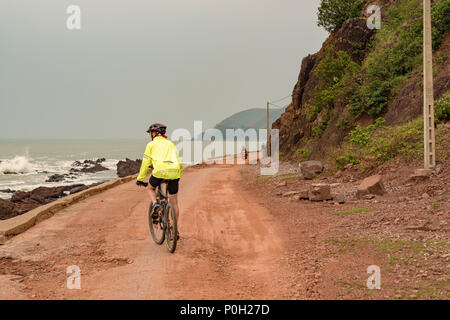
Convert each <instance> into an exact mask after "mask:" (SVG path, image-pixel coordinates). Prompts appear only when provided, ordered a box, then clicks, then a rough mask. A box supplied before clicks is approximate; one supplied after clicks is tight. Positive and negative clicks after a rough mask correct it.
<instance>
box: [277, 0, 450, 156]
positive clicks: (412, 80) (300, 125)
mask: <svg viewBox="0 0 450 320" xmlns="http://www.w3.org/2000/svg"><path fill="white" fill-rule="evenodd" d="M441 1H442V2H441V4H442V3H444V2H449V0H441ZM421 3H422V1H420V0H391V1H389V0H380V1H370V2H367V4H366V5H365V7H364V8H363V11H362V13H361V16H360V17H354V18H350V19H348V20H347V21H345V22H344V23H343V25H342V26H341V27H340V28H339V29H337V30H335V31H334V32H332V33H331V34H330V35H329V37H328V38H327V39H326V41H325V42H324V43H323V46H322V48H321V49H320V51H319V52H317V53H315V54H311V55H308V56H307V57H305V58H303V61H302V64H301V69H300V74H299V77H298V81H297V83H296V85H295V87H294V89H293V99H292V103H291V104H290V105H289V106H288V108H287V109H286V111H285V112H284V113H283V114H282V115H281V117H280V118H279V119H278V120H277V121H275V123H274V124H273V126H272V128H276V129H279V130H280V151H282V152H283V154H284V156H285V157H286V158H288V159H297V158H298V157H299V153H300V154H301V152H299V150H300V151H301V150H303V149H308V152H307V155H308V156H309V158H321V157H324V156H325V154H326V153H327V152H328V151H330V150H333V149H334V148H337V147H338V146H339V145H340V144H341V143H342V141H343V140H344V138H345V137H346V135H347V134H348V133H349V132H350V130H351V129H352V128H354V126H355V124H356V123H361V124H362V125H367V124H370V123H372V122H373V121H374V120H375V119H376V118H378V117H384V118H385V120H386V123H387V124H388V125H394V124H401V123H404V122H405V121H407V120H410V119H415V118H417V117H418V116H420V115H421V114H422V90H423V88H422V65H421V51H420V50H421V37H422V33H421V27H422V25H421V21H422V20H421V19H422V18H421V17H422V15H421V14H422V12H421ZM369 4H377V5H379V6H380V7H381V12H382V27H381V29H380V30H370V29H369V28H368V27H367V25H366V20H367V16H366V14H365V12H366V8H367V6H368V5H369ZM444 4H446V5H447V3H444ZM449 7H450V6H449V5H447V6H443V5H441V6H440V7H439V8H438V9H439V10H441V11H444V13H443V14H444V17H445V14H446V11H447V10H448V8H449ZM442 8H443V9H442ZM435 11H437V10H435ZM447 13H448V14H450V12H447ZM438 14H441V15H442V13H439V12H438ZM436 32H440V33H444V34H440V38H439V39H442V40H441V42H442V43H440V44H439V45H438V48H435V50H434V56H435V64H434V90H435V99H439V98H440V97H441V96H442V95H443V94H444V93H446V92H448V91H449V88H450V64H449V63H448V57H449V52H450V37H449V32H448V28H447V29H445V28H444V29H442V28H441V29H439V28H438V29H436V30H435V29H434V33H436ZM327 72H328V73H329V74H327ZM333 72H335V75H333ZM330 73H331V74H330ZM330 76H331V78H330Z"/></svg>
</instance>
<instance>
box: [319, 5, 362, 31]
mask: <svg viewBox="0 0 450 320" xmlns="http://www.w3.org/2000/svg"><path fill="white" fill-rule="evenodd" d="M365 2H366V1H365V0H322V1H321V3H320V7H319V12H318V14H317V17H318V21H317V25H318V26H320V27H324V28H325V30H327V31H328V32H333V31H335V30H336V29H338V28H340V27H341V26H342V24H343V23H344V22H345V21H346V20H347V19H350V18H355V17H358V16H359V15H360V13H361V10H362V8H363V6H364V3H365Z"/></svg>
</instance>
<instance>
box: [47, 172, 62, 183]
mask: <svg viewBox="0 0 450 320" xmlns="http://www.w3.org/2000/svg"><path fill="white" fill-rule="evenodd" d="M66 176H67V175H65V174H54V175H51V176H50V177H48V179H47V180H45V182H61V181H64V179H65V178H66Z"/></svg>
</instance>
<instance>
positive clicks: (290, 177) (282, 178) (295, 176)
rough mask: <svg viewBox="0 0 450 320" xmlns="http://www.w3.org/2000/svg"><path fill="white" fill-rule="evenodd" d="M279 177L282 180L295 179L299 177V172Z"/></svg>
mask: <svg viewBox="0 0 450 320" xmlns="http://www.w3.org/2000/svg"><path fill="white" fill-rule="evenodd" d="M278 179H279V180H280V181H285V180H294V179H298V175H297V174H290V175H286V176H281V177H279V178H278Z"/></svg>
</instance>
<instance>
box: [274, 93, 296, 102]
mask: <svg viewBox="0 0 450 320" xmlns="http://www.w3.org/2000/svg"><path fill="white" fill-rule="evenodd" d="M289 97H292V94H290V95H288V96H286V97H283V98H281V99H278V100H275V101H271V102H269V103H270V104H274V103H276V102H280V101H283V100H284V99H287V98H289Z"/></svg>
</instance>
